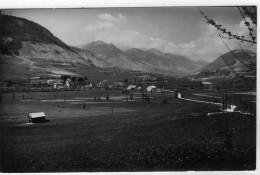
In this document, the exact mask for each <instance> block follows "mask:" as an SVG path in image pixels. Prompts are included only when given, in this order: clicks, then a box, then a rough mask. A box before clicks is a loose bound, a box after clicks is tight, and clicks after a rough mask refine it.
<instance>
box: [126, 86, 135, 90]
mask: <svg viewBox="0 0 260 175" xmlns="http://www.w3.org/2000/svg"><path fill="white" fill-rule="evenodd" d="M135 88H136V85H129V86H128V87H127V88H126V89H127V90H134V89H135Z"/></svg>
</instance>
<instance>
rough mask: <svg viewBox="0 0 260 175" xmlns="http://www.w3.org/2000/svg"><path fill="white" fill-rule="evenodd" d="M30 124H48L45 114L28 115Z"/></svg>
mask: <svg viewBox="0 0 260 175" xmlns="http://www.w3.org/2000/svg"><path fill="white" fill-rule="evenodd" d="M28 119H29V123H40V122H48V121H49V120H47V119H46V118H45V113H44V112H36V113H29V114H28Z"/></svg>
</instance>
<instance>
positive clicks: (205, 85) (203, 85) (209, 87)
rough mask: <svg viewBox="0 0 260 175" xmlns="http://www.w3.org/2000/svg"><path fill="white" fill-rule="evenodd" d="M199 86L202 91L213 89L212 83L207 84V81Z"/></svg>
mask: <svg viewBox="0 0 260 175" xmlns="http://www.w3.org/2000/svg"><path fill="white" fill-rule="evenodd" d="M201 85H202V87H203V89H213V88H214V85H213V83H211V82H207V81H203V82H201Z"/></svg>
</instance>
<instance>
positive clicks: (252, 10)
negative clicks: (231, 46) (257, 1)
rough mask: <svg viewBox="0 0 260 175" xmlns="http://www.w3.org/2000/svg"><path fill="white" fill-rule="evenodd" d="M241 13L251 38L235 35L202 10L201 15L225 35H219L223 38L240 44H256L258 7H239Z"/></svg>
mask: <svg viewBox="0 0 260 175" xmlns="http://www.w3.org/2000/svg"><path fill="white" fill-rule="evenodd" d="M237 9H238V11H239V13H240V14H241V17H242V18H243V20H244V25H245V26H246V27H247V29H248V32H249V34H248V35H249V36H248V37H246V36H243V35H239V34H234V33H233V32H232V31H229V30H227V29H226V28H225V27H223V26H222V25H221V24H218V23H217V22H215V21H214V19H210V18H209V17H208V16H207V15H206V14H205V13H204V12H203V11H202V10H200V9H199V10H200V13H201V14H202V15H203V16H204V18H205V19H206V21H207V23H208V24H209V25H212V26H214V27H215V28H216V29H217V30H219V31H221V32H222V34H223V35H219V36H220V37H221V38H225V39H229V40H231V39H236V40H238V41H240V42H248V43H252V44H256V36H255V34H254V29H253V28H254V25H255V26H256V25H257V14H256V6H252V7H237ZM247 18H249V19H250V20H251V21H252V23H250V22H249V21H248V20H247Z"/></svg>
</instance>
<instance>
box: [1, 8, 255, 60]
mask: <svg viewBox="0 0 260 175" xmlns="http://www.w3.org/2000/svg"><path fill="white" fill-rule="evenodd" d="M200 9H201V10H202V11H203V12H204V13H205V14H206V15H207V16H208V17H209V18H212V19H214V20H215V21H216V22H217V23H219V24H222V26H223V27H225V28H227V29H229V30H230V31H232V32H234V33H238V34H241V35H245V36H246V37H247V36H249V35H248V30H247V28H246V27H245V26H244V24H243V23H244V21H243V18H242V17H241V15H240V13H239V11H238V10H237V8H236V7H200ZM2 13H3V14H9V15H13V16H18V17H22V18H26V19H28V20H31V21H34V22H36V23H38V24H40V25H42V26H44V27H45V28H47V29H48V30H49V31H50V32H52V33H53V34H54V35H55V36H56V37H58V38H59V39H61V40H62V41H63V42H65V43H66V44H68V45H71V46H79V45H84V44H87V43H90V42H92V41H97V40H102V41H104V42H106V43H113V44H114V45H115V46H117V47H119V48H120V49H122V50H126V49H130V48H141V49H145V50H148V49H151V48H156V49H158V50H160V51H162V52H165V53H173V54H179V55H184V56H186V57H188V58H189V59H192V60H196V61H197V60H204V61H208V62H211V61H213V60H215V59H216V58H217V57H219V56H220V54H224V53H226V52H228V49H227V48H226V47H225V46H224V44H223V43H222V41H221V39H220V37H219V34H221V33H219V32H218V30H217V29H215V28H214V27H212V26H210V25H208V24H207V23H206V21H205V18H204V17H203V16H202V15H201V14H200V12H199V8H198V7H135V8H133V7H132V8H84V9H16V10H3V12H2ZM225 42H226V43H227V44H228V46H229V47H230V49H239V48H240V46H239V44H240V45H241V46H242V47H243V48H244V49H249V50H252V51H256V45H251V44H243V43H240V42H238V41H236V40H225Z"/></svg>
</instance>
